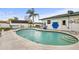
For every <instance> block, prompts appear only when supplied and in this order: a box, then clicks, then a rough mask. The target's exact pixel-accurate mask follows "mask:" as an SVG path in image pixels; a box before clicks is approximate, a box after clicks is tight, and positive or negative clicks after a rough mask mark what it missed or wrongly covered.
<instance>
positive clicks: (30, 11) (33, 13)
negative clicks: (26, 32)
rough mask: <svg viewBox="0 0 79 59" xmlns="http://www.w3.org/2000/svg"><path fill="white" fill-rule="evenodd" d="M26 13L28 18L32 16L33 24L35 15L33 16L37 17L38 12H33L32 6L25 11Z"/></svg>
mask: <svg viewBox="0 0 79 59" xmlns="http://www.w3.org/2000/svg"><path fill="white" fill-rule="evenodd" d="M26 14H29V16H28V18H29V19H30V18H31V17H32V23H33V25H34V17H35V16H38V17H39V14H37V13H35V10H34V8H31V9H29V10H28V11H27V12H26Z"/></svg>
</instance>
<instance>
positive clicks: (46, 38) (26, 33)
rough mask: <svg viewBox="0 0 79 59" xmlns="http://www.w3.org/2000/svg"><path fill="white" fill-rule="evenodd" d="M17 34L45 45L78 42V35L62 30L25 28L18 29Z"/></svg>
mask: <svg viewBox="0 0 79 59" xmlns="http://www.w3.org/2000/svg"><path fill="white" fill-rule="evenodd" d="M16 34H18V35H19V36H21V37H23V38H25V39H28V40H31V41H33V42H36V43H40V44H45V45H70V44H75V43H77V42H78V39H77V38H76V37H74V36H71V35H69V34H65V33H61V32H47V31H37V30H32V29H24V30H19V31H16Z"/></svg>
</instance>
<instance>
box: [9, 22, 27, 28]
mask: <svg viewBox="0 0 79 59" xmlns="http://www.w3.org/2000/svg"><path fill="white" fill-rule="evenodd" d="M10 25H12V27H13V28H21V27H24V28H28V24H26V23H11V24H10Z"/></svg>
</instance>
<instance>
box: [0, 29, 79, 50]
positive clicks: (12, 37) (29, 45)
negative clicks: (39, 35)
mask: <svg viewBox="0 0 79 59" xmlns="http://www.w3.org/2000/svg"><path fill="white" fill-rule="evenodd" d="M0 50H79V42H78V43H76V44H72V45H67V46H55V45H43V44H39V43H35V42H32V41H30V40H28V39H27V40H26V39H24V38H22V37H20V36H18V35H17V34H16V32H14V31H12V30H9V31H4V32H3V33H2V36H1V37H0Z"/></svg>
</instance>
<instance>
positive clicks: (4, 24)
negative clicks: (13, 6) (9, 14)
mask: <svg viewBox="0 0 79 59" xmlns="http://www.w3.org/2000/svg"><path fill="white" fill-rule="evenodd" d="M0 27H3V28H9V27H10V26H9V24H7V23H0Z"/></svg>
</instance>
